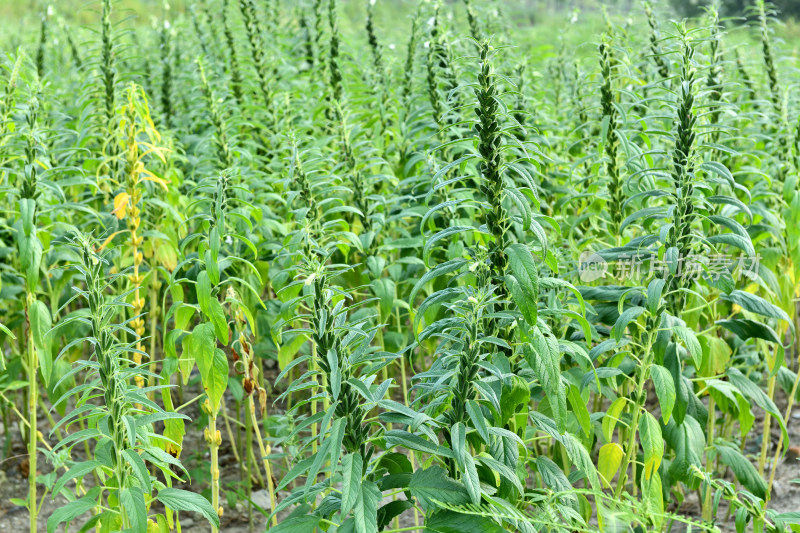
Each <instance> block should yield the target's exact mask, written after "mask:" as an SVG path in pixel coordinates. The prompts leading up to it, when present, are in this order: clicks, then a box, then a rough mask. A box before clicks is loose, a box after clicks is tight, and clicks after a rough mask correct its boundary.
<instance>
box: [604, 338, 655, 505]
mask: <svg viewBox="0 0 800 533" xmlns="http://www.w3.org/2000/svg"><path fill="white" fill-rule="evenodd" d="M652 329H655V328H652ZM652 329H651V331H648V333H647V344H646V345H645V346H644V350H643V354H644V357H643V358H642V365H641V366H640V367H638V370H639V376H638V379H637V381H636V396H635V400H634V406H633V414H632V415H631V425H630V434H629V435H628V444H627V446H626V447H625V458H624V459H623V460H622V470H621V471H620V474H619V480H618V481H617V489H616V490H615V491H614V498H615V499H619V497H620V496H621V495H622V490H623V489H624V488H625V482H626V481H627V479H628V468H631V466H632V463H633V460H632V459H633V456H634V448H635V447H636V433H637V429H638V427H639V417H640V416H641V413H642V408H643V406H644V403H645V399H646V397H645V393H644V385H645V383H646V381H647V375H648V374H649V372H650V364H651V362H652V354H653V350H652V346H653V340H654V339H655V334H656V332H655V331H653V330H652ZM635 468H636V467H635V465H634V466H633V471H632V474H633V479H634V484H633V491H634V495H635V494H636V483H635V479H636V470H635Z"/></svg>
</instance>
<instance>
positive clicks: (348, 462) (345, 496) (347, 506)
mask: <svg viewBox="0 0 800 533" xmlns="http://www.w3.org/2000/svg"><path fill="white" fill-rule="evenodd" d="M363 469H364V462H363V460H362V459H361V454H359V453H349V454H347V455H345V456H344V458H343V459H342V507H341V512H342V516H343V517H345V516H347V513H349V512H350V510H351V509H352V508H353V506H354V505H355V504H356V500H358V498H359V492H360V491H361V476H362V474H363Z"/></svg>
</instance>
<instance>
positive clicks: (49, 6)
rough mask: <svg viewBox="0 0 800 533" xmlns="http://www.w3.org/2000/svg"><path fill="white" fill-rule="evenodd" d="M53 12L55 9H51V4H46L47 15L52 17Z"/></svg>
mask: <svg viewBox="0 0 800 533" xmlns="http://www.w3.org/2000/svg"><path fill="white" fill-rule="evenodd" d="M55 12H56V11H55V9H53V6H51V5H48V6H47V16H48V17H52V16H53V14H54V13H55Z"/></svg>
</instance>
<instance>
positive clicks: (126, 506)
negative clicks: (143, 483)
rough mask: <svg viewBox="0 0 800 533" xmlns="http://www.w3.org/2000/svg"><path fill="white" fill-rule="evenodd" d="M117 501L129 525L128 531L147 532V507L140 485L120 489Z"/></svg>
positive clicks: (135, 532) (133, 532)
mask: <svg viewBox="0 0 800 533" xmlns="http://www.w3.org/2000/svg"><path fill="white" fill-rule="evenodd" d="M148 488H149V487H148ZM119 502H120V504H121V505H122V509H123V511H124V512H125V515H126V516H127V517H128V523H130V525H131V527H130V529H129V530H128V531H131V532H132V533H147V507H146V506H145V504H144V493H143V492H142V489H141V487H130V488H126V489H122V490H120V491H119Z"/></svg>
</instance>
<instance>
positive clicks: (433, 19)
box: [428, 17, 436, 26]
mask: <svg viewBox="0 0 800 533" xmlns="http://www.w3.org/2000/svg"><path fill="white" fill-rule="evenodd" d="M435 21H436V17H431V18H429V19H428V26H433V23H434V22H435Z"/></svg>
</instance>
